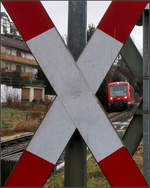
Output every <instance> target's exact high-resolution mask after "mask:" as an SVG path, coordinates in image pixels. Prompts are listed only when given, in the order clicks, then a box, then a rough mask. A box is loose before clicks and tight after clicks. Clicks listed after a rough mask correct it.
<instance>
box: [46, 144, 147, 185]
mask: <svg viewBox="0 0 150 188" xmlns="http://www.w3.org/2000/svg"><path fill="white" fill-rule="evenodd" d="M88 155H89V152H88ZM133 159H134V160H135V162H136V164H137V167H138V168H139V169H140V171H141V172H143V144H142V142H141V144H140V145H139V147H138V149H137V152H136V153H135V154H134V156H133ZM45 187H64V170H61V171H60V172H58V173H56V174H55V175H54V176H52V177H50V178H49V179H48V180H47V182H46V185H45ZM87 187H110V184H109V182H108V181H107V179H106V177H105V176H104V174H103V172H102V171H101V169H100V168H99V166H98V165H97V163H96V161H95V159H94V158H93V157H91V158H89V160H88V161H87Z"/></svg>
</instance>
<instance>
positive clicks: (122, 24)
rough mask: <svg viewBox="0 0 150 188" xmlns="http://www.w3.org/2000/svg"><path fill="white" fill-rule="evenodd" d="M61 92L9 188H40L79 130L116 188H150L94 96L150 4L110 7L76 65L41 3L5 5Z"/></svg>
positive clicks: (58, 92)
mask: <svg viewBox="0 0 150 188" xmlns="http://www.w3.org/2000/svg"><path fill="white" fill-rule="evenodd" d="M2 3H3V5H4V7H5V8H6V10H7V11H8V13H9V15H10V16H11V18H12V20H13V21H14V23H15V25H16V27H17V28H18V30H19V31H20V33H21V35H22V37H23V38H24V40H25V41H26V43H27V45H28V46H29V48H30V50H31V52H32V53H33V55H34V57H35V58H36V60H37V61H38V62H39V64H40V66H41V68H42V70H43V71H44V73H45V75H46V76H47V78H48V80H49V81H50V83H51V85H52V86H53V88H54V90H55V91H56V93H57V98H56V100H55V101H54V103H53V105H52V107H51V108H50V110H49V112H48V113H47V115H46V117H45V118H44V120H43V121H42V123H41V125H40V127H39V129H38V130H37V131H36V133H35V136H34V137H33V139H32V140H31V142H30V144H29V145H28V147H27V149H26V150H25V151H24V153H23V155H22V156H21V158H20V160H19V162H18V163H17V165H16V168H15V169H14V171H13V173H12V174H11V176H10V178H9V179H8V181H7V182H6V184H5V186H6V187H41V186H43V185H44V183H45V181H46V180H47V178H48V176H49V174H50V172H51V171H52V169H53V168H54V166H55V164H56V162H57V160H58V158H59V156H60V155H61V153H62V152H63V150H64V148H65V146H66V145H67V143H68V141H69V139H70V138H71V136H72V134H73V133H74V131H75V129H76V128H77V129H78V130H79V132H80V134H81V135H82V137H83V139H84V140H85V142H86V144H87V146H88V147H89V148H90V150H91V151H92V153H93V155H94V157H95V159H96V161H97V162H98V164H99V166H100V167H101V169H102V170H103V172H104V174H105V176H106V177H107V179H108V181H109V182H110V184H111V186H113V187H148V185H147V183H146V181H145V180H144V178H143V176H142V174H141V173H140V171H139V169H138V168H137V167H136V164H135V163H134V161H133V159H132V157H131V156H130V154H129V153H128V151H127V149H126V148H125V147H124V146H123V144H122V142H121V140H120V139H119V137H118V135H117V133H116V132H115V130H114V129H113V127H112V125H111V123H110V122H109V120H108V118H107V117H106V115H105V113H104V112H103V110H102V108H101V105H100V104H99V102H98V101H97V98H96V97H95V93H96V91H97V89H98V88H99V86H100V84H101V82H102V81H103V79H104V77H105V75H106V73H107V72H108V70H109V68H110V66H111V64H112V62H113V61H114V60H115V58H116V57H117V55H118V53H119V51H120V49H121V48H122V46H123V45H124V43H125V41H126V39H127V37H128V36H129V34H130V32H131V30H132V29H133V27H134V25H135V23H136V21H137V19H138V17H139V16H140V14H141V12H142V11H143V9H144V7H145V6H146V4H147V1H130V2H129V1H128V2H127V1H122V2H119V1H116V2H115V1H114V2H112V3H111V4H110V6H109V8H108V10H107V11H106V13H105V15H104V17H103V18H102V20H101V22H100V23H99V25H98V27H97V29H96V31H95V33H94V35H93V37H92V38H91V40H90V41H89V43H88V45H87V47H86V49H85V50H84V52H83V53H82V54H81V57H80V58H79V60H78V62H77V64H76V63H75V62H74V59H73V58H72V56H71V55H70V53H69V51H68V49H67V48H66V46H65V45H64V43H63V42H62V39H61V38H60V36H59V34H58V32H57V31H56V29H55V27H54V24H53V23H52V21H51V19H50V18H49V17H48V15H47V13H46V12H45V10H44V8H43V6H42V4H41V3H40V2H38V1H31V2H30V1H26V2H25V1H23V2H20V1H2Z"/></svg>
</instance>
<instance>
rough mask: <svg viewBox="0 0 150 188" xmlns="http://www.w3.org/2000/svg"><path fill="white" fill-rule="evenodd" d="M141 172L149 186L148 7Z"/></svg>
mask: <svg viewBox="0 0 150 188" xmlns="http://www.w3.org/2000/svg"><path fill="white" fill-rule="evenodd" d="M143 142H144V151H143V172H144V177H145V179H146V180H147V183H148V184H149V186H150V9H146V10H145V11H144V14H143Z"/></svg>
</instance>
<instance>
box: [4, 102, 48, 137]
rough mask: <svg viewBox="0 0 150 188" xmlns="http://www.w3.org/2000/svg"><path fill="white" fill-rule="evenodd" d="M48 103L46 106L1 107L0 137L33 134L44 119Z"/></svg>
mask: <svg viewBox="0 0 150 188" xmlns="http://www.w3.org/2000/svg"><path fill="white" fill-rule="evenodd" d="M50 106H51V103H50V102H47V103H46V104H34V105H31V104H28V105H24V104H23V105H20V104H19V105H18V106H17V107H16V105H15V107H14V106H12V105H11V106H9V107H8V106H3V107H2V110H1V111H2V114H1V117H2V120H1V124H2V125H1V136H8V135H13V134H16V133H19V132H20V133H22V132H35V131H36V129H37V128H38V126H39V125H40V122H41V120H42V119H43V118H44V116H45V114H46V113H47V111H48V109H49V107H50Z"/></svg>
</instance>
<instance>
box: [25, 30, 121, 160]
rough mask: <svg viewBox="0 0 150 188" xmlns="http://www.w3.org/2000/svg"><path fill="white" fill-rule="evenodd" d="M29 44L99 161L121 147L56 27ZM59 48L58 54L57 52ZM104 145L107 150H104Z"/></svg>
mask: <svg viewBox="0 0 150 188" xmlns="http://www.w3.org/2000/svg"><path fill="white" fill-rule="evenodd" d="M27 44H28V46H29V47H30V49H31V51H32V52H33V54H34V55H35V57H36V59H37V60H38V62H39V63H40V65H41V67H42V69H43V71H44V72H45V74H46V76H47V78H48V79H49V81H50V82H51V85H52V86H53V87H54V89H55V91H56V93H57V94H58V96H59V97H61V99H62V101H63V103H64V105H65V106H66V109H67V111H68V114H69V115H70V118H71V119H72V120H73V121H74V123H75V125H76V127H77V128H78V129H79V131H80V133H81V135H82V136H83V138H84V140H85V142H86V143H87V145H88V146H89V148H90V149H91V151H92V152H93V154H94V156H95V158H96V159H97V161H100V160H102V159H103V158H105V157H106V156H108V155H110V154H111V153H112V152H114V151H116V150H117V149H119V148H120V147H122V143H121V141H120V139H119V138H118V135H117V134H116V133H115V131H114V130H113V128H112V126H111V124H110V122H109V121H108V119H107V118H106V116H105V114H104V112H103V111H102V110H101V108H100V106H99V105H98V103H97V99H96V98H95V96H93V95H92V93H91V92H90V90H89V89H88V87H87V85H86V84H85V83H86V81H85V80H84V78H83V77H82V76H81V73H80V71H79V70H78V68H77V67H76V65H75V63H74V60H73V58H72V57H71V56H70V54H69V53H68V50H66V49H65V47H64V44H63V43H62V41H61V39H60V38H59V37H58V35H57V33H56V30H55V29H51V30H49V31H47V32H45V33H42V34H41V35H39V36H38V37H35V38H33V39H31V40H30V41H28V42H27ZM41 49H42V50H41ZM56 50H57V53H58V55H56V54H55V51H56ZM49 67H51V68H49ZM66 67H67V69H66ZM99 140H100V141H101V142H99ZM104 145H105V149H104V150H102V149H101V148H102V147H103V146H104Z"/></svg>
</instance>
